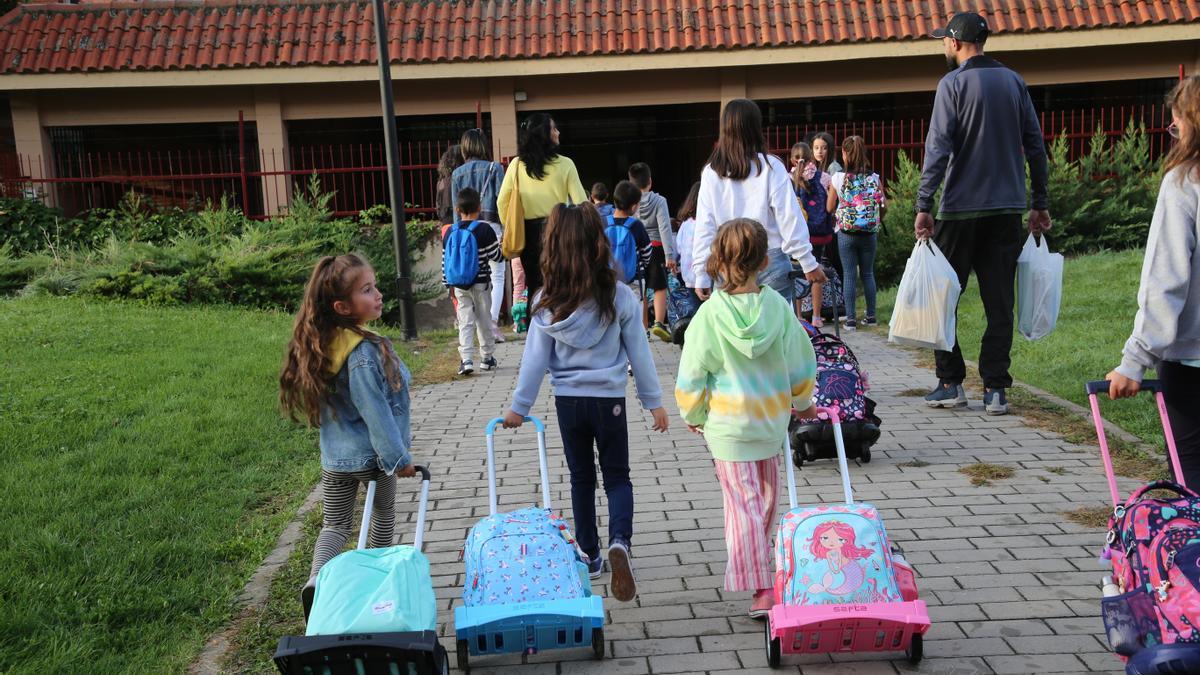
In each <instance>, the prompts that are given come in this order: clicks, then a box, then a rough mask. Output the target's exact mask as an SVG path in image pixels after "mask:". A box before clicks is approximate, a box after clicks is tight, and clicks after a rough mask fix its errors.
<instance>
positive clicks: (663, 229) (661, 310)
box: [629, 162, 679, 342]
mask: <svg viewBox="0 0 1200 675" xmlns="http://www.w3.org/2000/svg"><path fill="white" fill-rule="evenodd" d="M629 180H630V181H631V182H632V183H633V184H634V185H636V186H637V188H638V189H639V190H641V191H642V201H641V205H640V206H639V207H638V212H637V217H638V220H640V221H642V223H644V224H645V225H646V234H649V235H650V247H651V250H650V264H649V265H647V266H646V287H647V288H649V289H650V290H652V291H654V322H653V323H652V324H651V325H650V332H651V333H654V336H655V337H657V338H658V339H660V340H662V341H663V342H670V341H671V330H670V329H669V328H667V274H668V273H669V274H677V273H678V272H679V257H678V255H677V254H676V251H675V234H674V232H675V230H674V229H673V228H672V227H671V211H670V209H668V208H667V200H666V198H665V197H663V196H662V195H660V194H658V193H657V192H654V191H653V188H654V178H653V177H652V176H651V175H650V165H649V164H646V163H645V162H638V163H637V164H634V165H632V166H630V167H629Z"/></svg>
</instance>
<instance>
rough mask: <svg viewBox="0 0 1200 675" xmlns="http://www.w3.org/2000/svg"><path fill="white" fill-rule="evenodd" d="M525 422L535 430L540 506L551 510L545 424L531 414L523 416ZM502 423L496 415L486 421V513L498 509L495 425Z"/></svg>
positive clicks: (493, 512)
mask: <svg viewBox="0 0 1200 675" xmlns="http://www.w3.org/2000/svg"><path fill="white" fill-rule="evenodd" d="M524 419H525V421H526V422H531V423H532V424H533V428H534V429H535V430H537V441H538V470H539V473H540V475H541V479H542V508H544V509H546V510H547V511H550V510H552V506H551V502H550V468H549V460H548V459H547V457H546V425H545V424H544V423H543V422H542V421H541V420H540V419H538V418H537V417H534V416H533V415H526V416H525V418H524ZM501 424H504V418H502V417H497V418H495V419H493V420H492V421H490V422H488V423H487V478H488V513H489V514H490V515H493V516H494V515H496V513H497V512H498V511H499V498H498V497H497V495H496V427H498V426H500V425H501Z"/></svg>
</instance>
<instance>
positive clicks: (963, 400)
mask: <svg viewBox="0 0 1200 675" xmlns="http://www.w3.org/2000/svg"><path fill="white" fill-rule="evenodd" d="M925 404H926V405H928V406H929V407H930V408H957V407H958V406H961V405H966V404H967V392H966V390H964V389H963V386H962V385H961V384H954V383H952V382H942V383H941V384H939V385H938V386H937V389H934V390H933V391H931V392H929V393H928V394H926V395H925Z"/></svg>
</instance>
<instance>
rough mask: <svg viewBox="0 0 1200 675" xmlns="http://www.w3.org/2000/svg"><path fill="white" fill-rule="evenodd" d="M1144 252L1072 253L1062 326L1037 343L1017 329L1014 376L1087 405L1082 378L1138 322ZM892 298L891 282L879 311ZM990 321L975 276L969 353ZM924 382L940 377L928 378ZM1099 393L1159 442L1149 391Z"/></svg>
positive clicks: (961, 322) (1092, 376)
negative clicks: (1126, 395) (1118, 395)
mask: <svg viewBox="0 0 1200 675" xmlns="http://www.w3.org/2000/svg"><path fill="white" fill-rule="evenodd" d="M1142 253H1143V252H1142V251H1141V250H1140V249H1139V250H1131V251H1122V252H1119V253H1111V252H1104V253H1097V254H1094V255H1088V256H1083V257H1078V258H1069V259H1068V260H1067V261H1066V264H1065V265H1064V271H1063V297H1062V309H1061V311H1060V313H1059V317H1058V326H1057V328H1056V329H1055V331H1054V332H1053V333H1052V334H1050V335H1049V336H1047V337H1045V338H1042V339H1041V340H1038V341H1036V342H1030V341H1028V340H1026V339H1025V338H1023V337H1021V336H1020V334H1014V337H1013V350H1012V356H1013V365H1012V374H1013V377H1015V378H1016V379H1018V380H1022V381H1024V382H1028V383H1029V384H1031V385H1033V386H1035V387H1040V388H1042V389H1045V390H1046V391H1049V392H1051V393H1053V394H1056V395H1058V396H1061V397H1063V398H1065V399H1068V400H1070V401H1074V402H1076V403H1079V404H1081V405H1084V406H1086V405H1087V396H1086V395H1085V394H1084V393H1083V383H1084V381H1085V380H1098V379H1101V378H1103V377H1104V376H1105V375H1106V374H1107V373H1108V372H1109V371H1110V370H1112V369H1113V367H1115V366H1116V365H1117V364H1118V363H1120V360H1121V348H1122V346H1124V344H1125V340H1126V339H1127V338H1128V337H1129V333H1130V331H1131V330H1132V329H1133V316H1134V314H1135V313H1136V312H1137V288H1138V278H1139V276H1140V275H1141V269H1142ZM894 298H895V290H894V289H892V290H889V291H886V292H881V293H880V297H879V315H880V317H882V318H886V317H890V316H891V313H892V304H893V302H894ZM985 324H986V322H985V320H984V316H983V306H982V305H981V304H980V301H979V292H978V287H977V284H976V281H975V278H974V277H972V278H971V281H970V284H969V286H968V288H967V291H966V292H965V293H964V294H963V297H962V301H961V304H960V306H959V310H958V337H959V344H960V345H962V348H963V353H964V355H965V356H966V357H967V358H968V359H972V360H977V359H978V357H979V339H980V336H982V334H983V329H984V326H985ZM922 384H928V385H929V386H932V385H933V384H935V383H934V381H933V380H932V378H931V380H930V382H928V383H922ZM1101 400H1102V403H1101V411H1102V413H1103V414H1104V416H1105V418H1106V419H1108V420H1110V421H1113V422H1115V423H1116V424H1118V425H1120V426H1121V427H1123V428H1125V429H1126V430H1128V431H1130V432H1131V433H1133V434H1136V435H1137V436H1139V437H1141V438H1143V439H1145V440H1146V441H1148V442H1151V443H1154V444H1155V445H1161V441H1162V430H1161V427H1160V425H1159V422H1158V415H1157V412H1156V411H1155V408H1154V405H1153V402H1152V399H1151V398H1150V396H1148V395H1143V396H1140V397H1138V398H1137V399H1135V400H1133V401H1128V400H1127V401H1116V402H1110V401H1108V399H1107V397H1106V396H1105V397H1101Z"/></svg>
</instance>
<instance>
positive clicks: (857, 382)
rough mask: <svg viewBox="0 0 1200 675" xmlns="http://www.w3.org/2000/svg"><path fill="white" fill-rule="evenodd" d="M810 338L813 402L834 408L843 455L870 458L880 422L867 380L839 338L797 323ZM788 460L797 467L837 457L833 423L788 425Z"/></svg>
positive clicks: (819, 421) (806, 422) (819, 422)
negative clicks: (813, 361) (814, 360)
mask: <svg viewBox="0 0 1200 675" xmlns="http://www.w3.org/2000/svg"><path fill="white" fill-rule="evenodd" d="M801 323H802V325H803V326H804V329H805V330H806V331H807V332H808V334H809V337H810V338H811V339H812V343H813V351H814V352H815V353H816V355H817V383H816V387H815V388H814V390H813V404H814V405H816V406H817V407H819V408H836V409H837V410H838V417H839V418H840V419H841V423H842V436H843V439H844V440H845V443H846V456H847V458H850V459H858V460H859V461H861V462H863V463H864V464H865V463H867V462H869V461H871V446H872V445H874V444H875V442H876V441H878V440H879V425H880V424H881V423H882V421H881V420H880V419H879V417H878V416H877V415H876V414H875V402H874V401H872V400H871V399H870V398H868V397H867V395H866V391H867V382H866V377H865V375H864V373H863V372H862V370H861V369H860V368H859V365H858V359H857V358H855V356H854V352H852V351H850V347H848V346H847V345H846V343H844V342H842V341H841V339H839V338H837V337H835V336H833V335H828V334H826V333H822V332H820V331H818V330H817V329H815V328H813V327H812V326H811V325H809V324H807V323H804V322H801ZM788 438H789V440H790V441H791V447H792V460H793V461H794V462H795V464H796V466H797V467H800V466H802V465H803V464H804V462H811V461H814V460H817V459H833V458H835V457H837V448H836V447H835V446H834V440H833V426H832V425H831V424H830V423H829V422H824V421H821V420H795V419H793V420H792V422H791V425H790V426H789V432H788Z"/></svg>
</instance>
